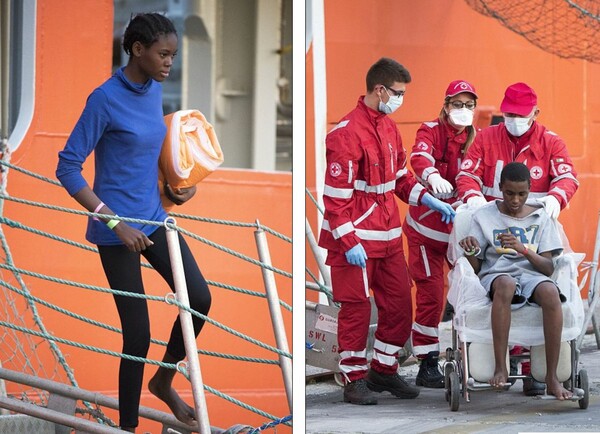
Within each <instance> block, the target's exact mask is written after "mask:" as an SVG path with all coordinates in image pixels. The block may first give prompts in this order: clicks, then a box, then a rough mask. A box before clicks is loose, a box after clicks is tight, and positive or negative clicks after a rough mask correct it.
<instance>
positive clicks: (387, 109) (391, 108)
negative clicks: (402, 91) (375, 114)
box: [379, 89, 404, 115]
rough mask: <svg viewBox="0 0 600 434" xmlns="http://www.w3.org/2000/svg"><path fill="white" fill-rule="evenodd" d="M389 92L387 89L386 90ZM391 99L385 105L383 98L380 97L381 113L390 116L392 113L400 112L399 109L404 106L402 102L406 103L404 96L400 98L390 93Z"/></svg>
mask: <svg viewBox="0 0 600 434" xmlns="http://www.w3.org/2000/svg"><path fill="white" fill-rule="evenodd" d="M385 91H386V92H387V89H386V90H385ZM388 95H389V97H390V99H388V102H387V103H385V102H383V101H382V100H381V97H379V111H380V112H382V113H385V114H386V115H390V114H392V113H394V112H395V111H396V110H398V108H399V107H400V106H401V105H402V102H403V101H404V96H399V95H393V96H392V95H390V94H389V93H388Z"/></svg>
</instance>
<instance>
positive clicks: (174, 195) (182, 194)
mask: <svg viewBox="0 0 600 434" xmlns="http://www.w3.org/2000/svg"><path fill="white" fill-rule="evenodd" d="M195 194H196V186H195V185H193V186H191V187H188V188H175V189H173V188H172V187H171V186H170V185H169V184H165V196H167V198H168V199H169V200H170V201H171V202H173V203H174V204H175V205H181V204H183V203H185V202H187V201H188V200H190V199H191V198H192V197H194V195H195Z"/></svg>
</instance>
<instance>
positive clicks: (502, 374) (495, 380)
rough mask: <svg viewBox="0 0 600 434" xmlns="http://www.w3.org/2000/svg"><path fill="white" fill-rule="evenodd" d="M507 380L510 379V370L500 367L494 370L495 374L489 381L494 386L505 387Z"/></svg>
mask: <svg viewBox="0 0 600 434" xmlns="http://www.w3.org/2000/svg"><path fill="white" fill-rule="evenodd" d="M506 380H508V371H507V370H506V369H499V370H496V371H494V376H493V377H492V378H490V381H489V383H490V384H491V385H492V386H494V387H504V385H505V384H506Z"/></svg>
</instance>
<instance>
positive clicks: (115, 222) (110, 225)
mask: <svg viewBox="0 0 600 434" xmlns="http://www.w3.org/2000/svg"><path fill="white" fill-rule="evenodd" d="M115 217H118V216H115ZM119 223H121V220H117V219H111V220H110V221H109V222H108V223H106V226H108V229H110V230H111V231H112V230H113V229H114V228H115V226H116V225H118V224H119Z"/></svg>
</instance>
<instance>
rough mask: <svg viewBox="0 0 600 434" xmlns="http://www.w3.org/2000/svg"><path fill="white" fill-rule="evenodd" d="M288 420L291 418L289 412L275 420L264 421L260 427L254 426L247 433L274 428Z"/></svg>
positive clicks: (256, 432) (255, 433)
mask: <svg viewBox="0 0 600 434" xmlns="http://www.w3.org/2000/svg"><path fill="white" fill-rule="evenodd" d="M290 420H292V415H291V414H290V415H288V416H285V417H282V418H281V419H277V420H274V421H272V422H267V423H264V424H262V425H261V426H260V427H258V428H254V429H253V430H252V431H250V433H249V434H258V433H260V432H261V431H264V430H266V429H269V428H275V427H276V426H277V425H279V424H282V423H286V422H289V421H290Z"/></svg>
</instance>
